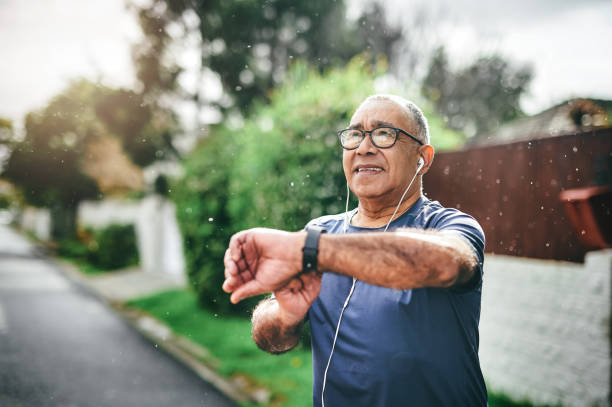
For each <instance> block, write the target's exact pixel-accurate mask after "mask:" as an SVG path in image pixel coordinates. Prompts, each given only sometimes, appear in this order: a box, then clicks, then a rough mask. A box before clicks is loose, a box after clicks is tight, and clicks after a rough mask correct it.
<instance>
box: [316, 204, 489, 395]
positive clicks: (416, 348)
mask: <svg viewBox="0 0 612 407" xmlns="http://www.w3.org/2000/svg"><path fill="white" fill-rule="evenodd" d="M353 214H354V211H353V212H351V213H350V214H349V218H350V216H352V215H353ZM309 225H319V226H322V227H324V228H325V229H326V230H327V232H328V233H334V234H342V233H343V230H344V214H339V215H332V216H323V217H321V218H317V219H314V220H312V221H311V222H310V223H309ZM401 227H410V228H417V229H436V230H439V231H442V232H443V233H451V234H455V235H456V236H459V237H461V238H463V239H465V240H466V241H467V242H468V243H469V244H470V245H471V247H472V248H473V249H474V252H475V253H476V255H477V257H478V261H479V266H478V269H477V270H476V272H475V274H474V277H473V278H472V279H471V281H469V282H468V283H467V284H465V285H463V286H462V287H461V288H460V289H458V288H446V289H445V288H418V289H412V290H395V289H391V288H384V287H378V286H374V285H371V284H368V283H364V282H362V281H357V283H356V286H355V289H354V292H353V295H352V296H351V299H350V301H349V304H348V306H347V307H346V309H345V311H344V315H343V316H342V322H341V325H340V330H339V333H338V338H337V341H336V346H335V349H334V354H333V357H332V360H331V364H330V366H329V370H328V373H327V382H326V387H325V405H326V406H330V407H332V406H334V407H335V406H368V407H373V406H419V407H421V406H426V407H428V406H486V405H487V390H486V387H485V383H484V380H483V377H482V373H481V370H480V362H479V360H478V321H479V318H480V296H481V287H482V262H483V251H484V234H483V232H482V229H481V227H480V225H479V224H478V222H476V220H475V219H474V218H472V217H471V216H469V215H466V214H464V213H462V212H460V211H458V210H456V209H450V208H444V207H442V205H440V204H439V203H438V202H435V201H430V200H428V199H427V198H425V197H421V198H420V199H419V200H418V201H417V202H416V203H415V204H414V205H413V206H412V207H411V208H410V209H409V210H408V211H407V212H405V213H404V214H402V215H401V216H400V217H398V218H397V219H395V220H394V221H393V222H391V225H389V229H388V230H389V231H391V230H394V229H397V228H401ZM383 230H384V228H379V229H368V228H360V227H355V226H349V227H348V230H347V233H359V232H373V231H381V232H382V231H383ZM351 285H352V279H351V278H350V277H347V276H343V275H339V274H335V273H325V274H324V275H323V280H322V287H321V293H320V295H319V297H318V298H317V299H316V300H315V302H314V303H313V304H312V306H311V308H310V310H309V311H308V319H309V320H310V327H311V333H312V358H313V371H314V386H313V401H314V405H315V406H321V388H322V383H323V375H324V371H325V367H326V365H327V361H328V358H329V354H330V351H331V347H332V341H333V338H334V333H335V330H336V325H337V324H338V318H339V316H340V311H341V310H342V306H343V304H344V302H345V300H346V298H347V296H348V294H349V291H350V288H351Z"/></svg>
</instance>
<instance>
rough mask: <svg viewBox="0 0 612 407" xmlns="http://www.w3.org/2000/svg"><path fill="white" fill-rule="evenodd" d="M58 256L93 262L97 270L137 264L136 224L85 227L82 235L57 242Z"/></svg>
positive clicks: (88, 262) (80, 261)
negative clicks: (97, 227) (96, 227)
mask: <svg viewBox="0 0 612 407" xmlns="http://www.w3.org/2000/svg"><path fill="white" fill-rule="evenodd" d="M57 253H58V255H59V256H61V257H64V258H68V259H73V260H76V261H77V262H78V263H79V264H81V263H87V264H90V265H91V266H92V267H93V269H94V270H117V269H121V268H125V267H128V266H133V265H137V264H138V247H137V244H136V232H135V229H134V225H131V224H129V225H119V224H114V225H109V226H107V227H104V228H102V229H85V230H83V231H82V232H81V233H80V236H79V239H69V240H62V241H60V242H59V243H58V248H57Z"/></svg>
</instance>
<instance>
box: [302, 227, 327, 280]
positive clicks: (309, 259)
mask: <svg viewBox="0 0 612 407" xmlns="http://www.w3.org/2000/svg"><path fill="white" fill-rule="evenodd" d="M325 232H326V230H325V229H323V228H322V227H320V226H309V227H308V228H307V229H306V242H304V248H303V249H302V253H303V256H302V273H308V272H311V271H317V255H318V254H319V238H320V237H321V233H325Z"/></svg>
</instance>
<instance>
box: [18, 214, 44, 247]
mask: <svg viewBox="0 0 612 407" xmlns="http://www.w3.org/2000/svg"><path fill="white" fill-rule="evenodd" d="M19 223H20V226H21V229H23V230H27V231H28V232H31V233H33V234H34V236H36V237H37V238H38V239H40V240H49V239H50V238H51V214H50V212H49V209H44V208H34V207H27V208H25V209H24V210H23V212H22V213H21V216H20V220H19Z"/></svg>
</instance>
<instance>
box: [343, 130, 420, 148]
mask: <svg viewBox="0 0 612 407" xmlns="http://www.w3.org/2000/svg"><path fill="white" fill-rule="evenodd" d="M378 129H391V130H395V140H393V144H391V145H390V146H387V147H380V146H378V145H376V143H375V142H374V139H373V138H372V132H374V131H376V130H378ZM347 130H357V131H359V132H361V136H362V138H361V141H360V142H359V144H357V145H356V146H355V147H353V148H346V147H344V145H343V144H342V133H343V132H345V131H347ZM368 133H369V136H370V142H371V143H372V145H373V146H374V147H376V148H383V149H384V148H391V147H393V146H394V145H395V143H397V139H398V138H399V134H400V133H402V134H405V135H406V136H408V137H410V138H411V139H413V140H414V141H416V142H417V143H419V144H420V145H424V144H423V142H422V141H421V140H419V139H418V138H416V137H414V136H413V135H412V134H410V133H408V132H407V131H406V130H402V129H399V128H397V127H390V126H380V127H377V128H375V129H372V130H359V129H351V128H348V129H342V130H339V131H338V139H339V140H340V145H341V146H342V148H343V149H345V150H349V151H350V150H355V149H357V148H359V146H360V145H361V143H363V140H364V139H365V137H366V135H367V134H368Z"/></svg>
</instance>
